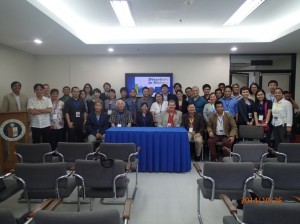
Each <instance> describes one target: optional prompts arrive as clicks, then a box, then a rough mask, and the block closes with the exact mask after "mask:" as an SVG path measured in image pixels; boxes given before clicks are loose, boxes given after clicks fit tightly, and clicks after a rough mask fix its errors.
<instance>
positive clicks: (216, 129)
mask: <svg viewBox="0 0 300 224" xmlns="http://www.w3.org/2000/svg"><path fill="white" fill-rule="evenodd" d="M215 107H216V113H215V114H213V115H212V116H211V117H210V119H209V121H208V124H207V133H208V135H209V139H208V141H207V143H208V148H209V151H210V154H211V160H212V161H216V162H217V161H218V157H217V152H216V143H217V142H222V143H223V156H229V153H230V152H229V151H227V150H226V149H225V148H224V147H226V148H228V149H230V148H231V145H232V143H233V142H234V138H235V136H236V133H237V126H236V123H235V121H234V119H233V117H232V116H231V114H230V113H224V107H223V103H222V102H221V101H216V103H215Z"/></svg>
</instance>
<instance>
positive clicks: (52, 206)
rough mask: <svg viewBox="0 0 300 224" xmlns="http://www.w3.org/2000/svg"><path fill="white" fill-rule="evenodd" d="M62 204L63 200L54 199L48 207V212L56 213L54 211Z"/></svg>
mask: <svg viewBox="0 0 300 224" xmlns="http://www.w3.org/2000/svg"><path fill="white" fill-rule="evenodd" d="M62 202H63V200H62V199H58V198H56V199H53V201H52V202H51V204H50V205H49V206H48V207H47V209H46V210H48V211H54V210H55V209H56V208H57V206H59V205H60V204H61V203H62Z"/></svg>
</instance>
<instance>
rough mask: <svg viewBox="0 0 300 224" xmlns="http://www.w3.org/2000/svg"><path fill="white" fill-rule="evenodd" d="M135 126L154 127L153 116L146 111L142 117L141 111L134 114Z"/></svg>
mask: <svg viewBox="0 0 300 224" xmlns="http://www.w3.org/2000/svg"><path fill="white" fill-rule="evenodd" d="M135 126H137V127H154V121H153V116H152V114H151V113H150V112H147V113H146V116H145V117H143V114H142V113H141V112H138V113H137V116H136V123H135Z"/></svg>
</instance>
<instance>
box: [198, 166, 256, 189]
mask: <svg viewBox="0 0 300 224" xmlns="http://www.w3.org/2000/svg"><path fill="white" fill-rule="evenodd" d="M203 174H204V175H205V176H208V177H211V178H213V179H214V180H215V188H216V190H218V189H222V190H239V189H243V188H244V184H245V181H246V180H247V179H248V178H249V177H252V176H253V175H254V165H253V163H249V162H248V163H247V162H246V163H215V162H205V163H204V164H203ZM203 185H204V187H205V188H211V182H210V181H208V180H204V182H203ZM248 186H249V187H251V186H252V181H251V182H250V183H249V185H248Z"/></svg>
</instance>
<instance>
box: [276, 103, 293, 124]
mask: <svg viewBox="0 0 300 224" xmlns="http://www.w3.org/2000/svg"><path fill="white" fill-rule="evenodd" d="M272 115H273V119H272V125H273V126H275V127H277V126H280V125H285V124H286V126H287V127H292V125H293V107H292V104H291V102H290V101H288V100H286V99H284V98H282V99H281V100H280V101H279V102H273V106H272Z"/></svg>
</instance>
